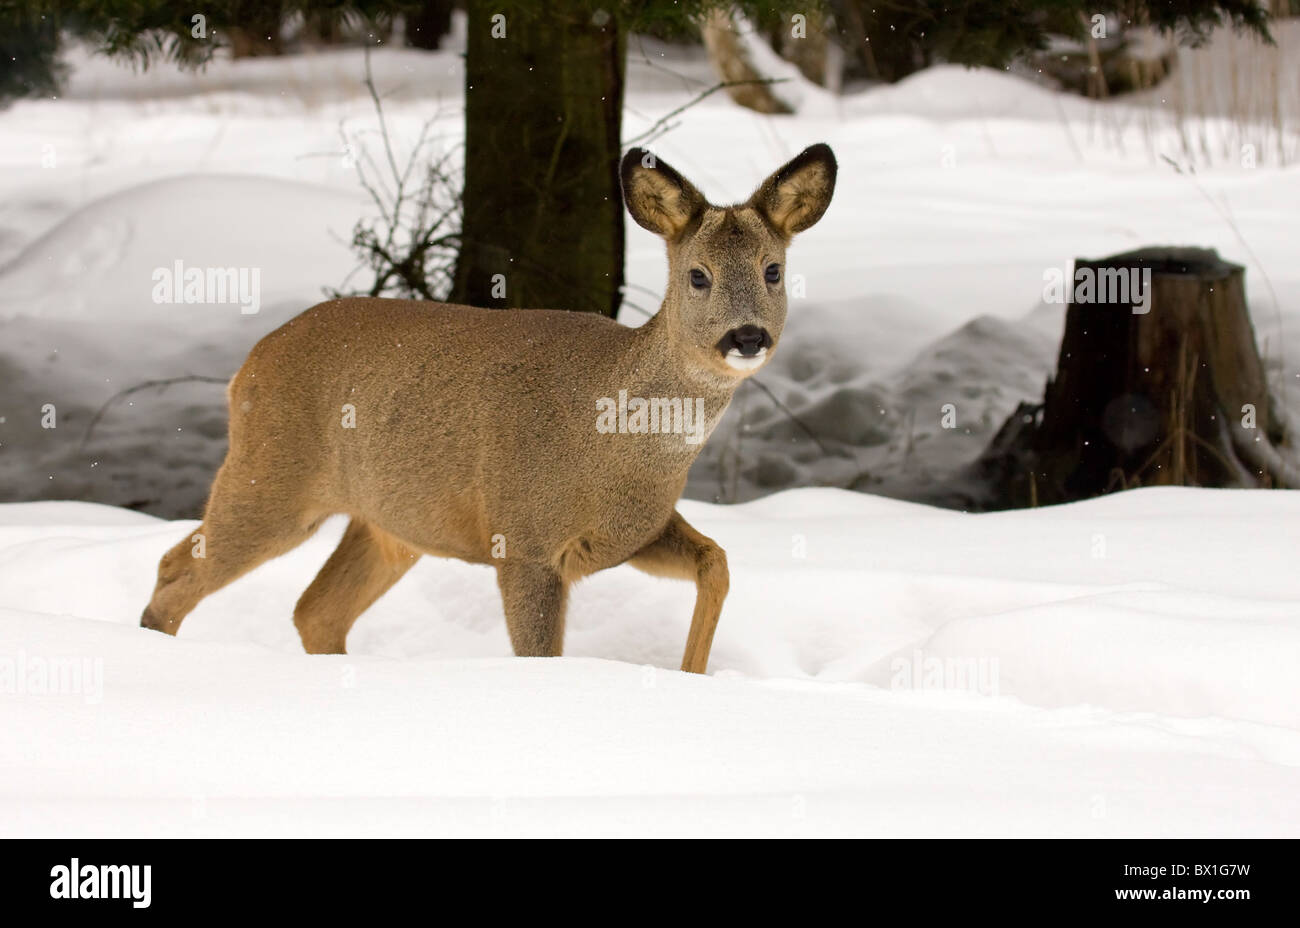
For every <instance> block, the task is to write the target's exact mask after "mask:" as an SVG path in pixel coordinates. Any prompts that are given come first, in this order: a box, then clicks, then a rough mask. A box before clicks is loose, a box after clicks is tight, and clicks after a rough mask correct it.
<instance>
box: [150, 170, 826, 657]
mask: <svg viewBox="0 0 1300 928" xmlns="http://www.w3.org/2000/svg"><path fill="white" fill-rule="evenodd" d="M835 174H836V164H835V157H834V155H832V154H831V150H830V148H828V147H827V146H825V145H814V146H812V147H810V148H808V149H806V150H805V151H804V152H803V153H802V154H800V155H799V156H798V157H796V158H795V159H794V160H792V161H791V162H790V163H789V164H787V165H785V166H784V167H783V168H781V169H780V170H779V171H777V172H776V173H775V174H773V175H772V176H771V177H769V178H768V179H767V180H766V181H765V182H764V183H763V184H762V185H761V186H760V187H759V188H758V190H757V191H756V192H755V193H754V195H753V196H752V197H751V198H750V199H749V200H748V201H746V202H745V203H743V204H738V205H735V206H728V207H717V206H713V205H711V204H710V203H709V202H708V201H707V200H705V199H704V197H703V196H702V195H701V194H700V193H699V191H698V190H696V189H695V187H694V186H692V185H691V184H690V183H689V182H688V181H686V180H685V179H684V178H682V177H681V175H679V174H678V173H677V172H676V171H674V170H673V169H672V168H670V167H668V165H666V164H664V163H663V162H662V161H660V162H657V163H656V161H655V160H654V158H653V156H652V155H650V154H648V153H647V152H645V151H643V150H641V149H635V148H634V149H632V150H631V151H629V152H628V153H627V155H626V156H625V157H624V158H623V162H622V167H621V176H622V181H623V193H624V199H625V201H626V203H627V208H628V211H629V212H630V213H631V214H632V217H633V218H634V219H635V220H636V221H637V222H638V223H639V224H640V225H642V226H644V227H645V228H646V229H649V230H650V231H651V232H655V233H657V234H659V235H660V236H662V237H663V238H664V239H665V241H666V242H667V248H668V288H667V292H666V294H665V296H664V301H663V305H662V306H661V307H660V309H659V312H658V313H657V314H656V315H655V316H654V318H653V319H651V320H650V321H648V322H647V323H646V324H645V325H643V326H641V327H640V328H635V329H634V328H628V327H626V326H622V325H620V324H618V323H617V322H615V321H614V320H612V319H608V318H606V317H603V316H597V315H592V314H588V313H573V312H564V311H555V310H503V309H476V308H472V307H468V306H450V305H446V304H441V303H428V302H418V301H413V300H395V299H376V298H354V299H352V298H350V299H339V300H332V301H329V302H326V303H321V304H319V305H318V306H315V307H313V308H311V309H309V310H307V311H306V312H304V313H303V314H302V315H300V316H298V317H296V318H294V319H293V320H291V321H289V322H288V323H286V324H285V325H283V326H281V327H280V328H279V329H276V330H275V331H274V332H272V333H271V334H270V335H267V336H266V337H265V338H263V339H262V340H261V341H260V342H258V343H257V345H256V346H254V348H253V350H252V351H251V352H250V353H249V356H248V360H247V361H245V362H244V365H243V366H242V367H241V368H240V369H239V371H238V373H236V374H235V376H234V378H232V379H231V381H230V387H229V389H228V397H229V403H230V448H229V450H228V452H227V454H226V459H225V462H224V463H223V464H222V465H221V469H220V470H219V471H218V472H217V476H216V478H215V479H214V481H213V483H212V490H211V493H210V495H209V498H208V502H207V506H206V508H205V510H204V514H203V524H202V525H201V526H200V528H199V529H198V531H199V532H201V533H202V534H203V536H204V547H205V551H204V555H205V556H203V557H194V556H192V554H191V548H190V539H189V538H188V537H187V538H186V539H185V540H183V541H181V542H180V544H178V545H176V546H175V547H174V548H172V549H171V550H170V551H168V552H167V553H166V554H165V555H164V556H163V558H162V561H161V562H160V563H159V565H158V584H157V586H156V587H155V589H154V593H153V598H152V600H150V602H149V605H148V606H147V607H146V608H145V610H144V614H143V616H142V617H141V619H140V624H141V625H143V626H145V627H147V628H153V629H157V630H159V631H163V632H166V633H168V634H172V635H174V634H176V631H177V629H178V628H179V627H180V624H181V620H182V619H184V618H185V616H186V614H188V613H189V612H190V611H191V610H192V609H193V608H194V607H195V606H196V605H197V604H198V602H199V601H200V600H201V599H203V597H205V596H207V595H208V594H209V593H212V592H213V591H215V590H218V589H220V588H221V587H223V586H225V585H226V584H228V583H230V582H231V581H232V580H234V579H235V578H236V577H239V576H241V575H242V574H244V573H247V572H248V571H250V570H252V569H253V568H254V567H256V566H258V565H259V564H261V563H263V562H264V561H267V560H269V559H271V558H273V557H277V556H279V555H281V554H284V553H286V552H287V551H289V550H290V549H292V548H294V547H296V546H297V545H299V544H300V543H301V542H303V541H304V540H306V539H307V538H308V537H309V536H310V535H311V534H312V533H313V532H314V531H315V530H316V529H317V527H318V526H319V525H320V524H321V522H322V521H324V519H325V518H326V517H328V516H330V515H334V514H337V513H345V514H347V515H348V516H350V517H351V521H350V522H349V524H348V527H347V529H346V531H345V532H344V533H343V540H342V541H341V542H340V543H339V546H338V549H337V550H336V551H335V552H334V553H333V554H332V555H331V556H330V558H329V560H327V561H326V562H325V566H324V567H322V568H321V571H320V573H319V574H318V575H317V577H316V579H315V580H313V581H312V583H311V585H310V586H309V587H308V588H307V591H306V592H305V593H303V595H302V598H301V599H300V600H299V601H298V604H297V606H296V607H295V609H294V617H293V620H294V624H295V625H296V626H297V628H298V632H299V634H300V635H301V637H302V643H303V646H304V647H305V648H306V650H307V651H308V652H309V653H313V654H322V653H343V650H344V644H345V642H346V639H347V635H348V630H349V629H350V628H351V627H352V624H353V623H354V622H355V621H356V619H357V617H358V616H359V615H361V613H362V612H364V611H365V610H366V609H367V608H368V607H369V606H370V605H371V603H373V602H375V600H377V599H378V598H379V597H380V596H381V595H383V593H384V592H385V591H386V590H388V589H389V587H391V586H392V585H393V584H394V583H396V582H397V581H398V580H399V579H400V578H401V577H402V575H403V574H405V573H406V572H407V571H408V570H410V568H411V565H412V564H414V563H415V561H416V559H417V558H419V556H420V555H421V554H432V555H435V556H440V557H457V558H461V559H462V560H465V561H470V562H472V563H477V564H489V565H491V566H493V567H495V568H496V572H497V584H498V586H499V587H500V590H501V598H502V601H503V603H504V606H505V617H506V625H507V628H508V630H509V633H510V642H511V645H512V646H513V648H514V652H515V653H516V654H518V655H558V654H560V653H561V649H562V645H563V639H564V609H565V598H566V594H567V591H568V588H569V585H570V584H571V583H573V582H574V581H575V580H577V579H579V578H581V577H585V576H587V575H589V574H592V573H594V572H596V571H598V570H604V569H605V568H607V567H613V566H615V565H617V564H623V563H628V564H631V565H632V566H633V567H636V568H639V569H641V570H644V571H646V572H647V573H651V574H656V575H659V576H666V577H676V578H680V579H686V580H693V581H694V582H695V584H696V602H695V611H694V614H693V616H692V618H691V627H690V632H689V637H688V639H687V643H686V653H685V656H684V657H683V658H682V669H683V670H687V671H693V672H695V673H703V672H704V671H705V668H706V667H707V665H708V659H709V649H710V646H711V644H712V641H713V631H714V628H715V626H716V625H717V621H718V615H719V613H720V612H721V610H722V601H723V599H724V598H725V597H726V595H727V587H728V582H729V581H728V573H727V560H726V556H725V554H724V553H723V551H722V549H721V548H720V547H718V545H717V544H715V543H714V542H713V541H712V540H711V539H709V538H707V537H705V536H704V535H702V534H700V533H699V532H698V531H696V530H695V529H694V528H692V527H691V526H690V525H689V524H687V522H686V521H685V520H684V519H683V518H682V517H681V515H679V514H678V513H677V512H676V510H675V506H676V503H677V499H678V497H679V496H680V495H681V492H682V489H683V488H684V487H685V484H686V472H687V470H688V469H689V468H690V466H691V462H692V461H694V460H695V457H696V455H697V454H698V453H699V451H700V448H701V446H702V440H703V439H704V438H705V437H707V436H708V434H709V433H710V432H711V431H712V430H713V428H714V427H715V426H716V425H717V423H718V420H719V419H720V418H721V417H722V414H723V412H725V411H726V408H727V404H728V403H730V401H731V396H732V394H733V393H734V392H735V390H736V387H737V386H738V385H739V384H740V382H741V381H742V380H744V379H745V377H747V376H748V375H750V374H752V373H753V372H754V371H755V370H757V369H758V368H759V367H761V366H762V365H763V364H764V363H765V361H766V359H767V358H769V357H771V355H772V351H773V350H774V349H775V347H776V345H777V341H778V339H779V338H780V336H781V329H782V326H783V325H784V323H785V315H786V294H785V284H784V280H783V273H782V271H783V265H784V258H785V251H786V246H787V245H788V244H789V241H790V238H791V236H792V235H794V234H795V233H796V232H801V231H803V230H804V229H806V228H808V227H809V226H811V225H812V224H813V223H815V222H816V221H817V220H818V219H820V218H821V216H822V213H824V212H825V210H826V207H827V205H828V204H829V202H830V199H831V194H832V192H833V190H834V187H835ZM624 391H625V392H624ZM629 396H630V397H632V398H633V399H631V400H628V399H627V397H629ZM616 397H617V398H618V399H617V401H616V400H615V398H616ZM646 398H650V399H649V400H647V399H646ZM637 400H640V401H641V402H640V404H639V405H638V404H637ZM679 401H680V402H679ZM616 407H617V409H616ZM647 407H651V408H650V409H649V410H648V411H647ZM629 413H630V415H629ZM660 414H662V415H660ZM661 418H662V419H665V420H673V419H674V418H675V420H676V421H675V422H674V421H669V422H668V425H667V427H663V426H664V422H662V421H656V420H659V419H661ZM616 420H617V424H616ZM655 426H659V427H655Z"/></svg>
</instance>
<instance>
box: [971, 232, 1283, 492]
mask: <svg viewBox="0 0 1300 928" xmlns="http://www.w3.org/2000/svg"><path fill="white" fill-rule="evenodd" d="M1063 289H1064V290H1065V292H1066V295H1067V296H1068V299H1069V308H1068V310H1067V312H1066V318H1065V334H1064V337H1063V338H1062V340H1061V352H1060V356H1059V358H1058V359H1057V366H1056V374H1055V376H1054V377H1052V378H1051V379H1050V380H1049V381H1048V382H1047V388H1046V392H1045V395H1044V397H1043V402H1042V404H1041V405H1039V406H1033V405H1029V404H1022V406H1021V408H1020V409H1018V410H1017V411H1016V413H1015V414H1014V415H1013V416H1012V417H1011V418H1010V419H1009V420H1008V421H1007V422H1006V424H1004V425H1003V427H1002V429H1001V430H1000V431H999V433H998V435H997V436H996V437H995V438H994V440H993V443H992V444H991V445H990V446H989V449H988V450H987V451H986V452H985V454H984V456H983V457H982V458H981V460H980V462H979V464H978V465H977V467H978V468H979V469H980V471H981V472H982V475H983V476H984V477H985V478H986V479H988V480H989V481H990V482H991V483H992V485H993V486H994V488H995V490H994V496H995V500H994V501H993V504H994V505H996V506H999V507H1000V506H1012V507H1014V506H1032V505H1038V504H1044V503H1058V502H1068V501H1071V500H1078V499H1085V498H1088V497H1092V496H1097V495H1099V494H1102V493H1107V492H1111V491H1114V490H1119V489H1126V488H1129V487H1135V486H1151V485H1156V484H1178V485H1187V486H1216V487H1219V486H1271V485H1276V484H1279V483H1281V484H1290V483H1292V482H1293V479H1294V477H1295V476H1296V475H1295V474H1294V473H1293V469H1292V468H1291V467H1290V465H1289V464H1288V463H1287V462H1286V460H1285V459H1284V458H1283V457H1282V456H1281V455H1280V454H1279V453H1278V452H1277V449H1276V448H1275V447H1274V445H1275V443H1278V442H1280V441H1281V440H1282V438H1283V435H1282V432H1283V428H1282V421H1281V420H1280V419H1279V418H1278V416H1277V414H1276V411H1275V410H1274V407H1273V404H1272V400H1271V398H1270V396H1269V393H1268V386H1267V383H1266V382H1265V376H1264V365H1263V363H1262V362H1261V360H1260V356H1259V349H1258V347H1257V345H1256V342H1255V331H1254V327H1253V326H1252V325H1251V322H1250V316H1249V314H1248V312H1247V308H1246V296H1245V285H1244V269H1243V268H1242V267H1240V266H1239V265H1236V264H1231V263H1229V262H1227V261H1224V260H1222V259H1221V258H1220V257H1219V256H1218V254H1217V253H1216V252H1214V251H1212V250H1208V249H1202V248H1175V247H1160V248H1143V249H1140V250H1138V251H1133V252H1128V253H1126V254H1120V255H1114V256H1112V257H1109V258H1102V259H1100V260H1086V259H1082V258H1081V259H1078V260H1077V261H1076V262H1075V272H1074V276H1073V279H1067V280H1065V281H1064V282H1063Z"/></svg>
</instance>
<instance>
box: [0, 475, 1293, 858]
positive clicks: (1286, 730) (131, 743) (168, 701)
mask: <svg viewBox="0 0 1300 928" xmlns="http://www.w3.org/2000/svg"><path fill="white" fill-rule="evenodd" d="M683 511H684V514H685V515H686V516H687V518H689V519H690V520H691V521H692V522H693V523H695V524H697V525H699V526H700V528H701V529H702V530H703V531H705V532H707V533H708V534H710V535H712V536H713V537H715V538H717V539H718V540H719V541H720V542H721V543H722V544H723V545H724V546H725V547H726V548H727V551H728V555H729V559H730V562H731V565H732V584H731V589H732V591H731V595H730V597H729V598H728V600H727V604H726V608H725V610H724V612H723V615H722V621H721V624H720V626H719V630H718V637H717V641H716V644H715V647H714V652H713V661H712V664H711V668H710V670H711V674H710V676H708V677H695V676H692V675H688V674H681V673H678V672H677V671H676V670H674V669H673V668H675V667H676V666H677V663H678V661H679V660H680V652H681V648H682V646H683V644H684V643H685V640H686V628H687V623H688V621H689V617H690V611H691V608H690V607H691V601H692V596H693V591H692V589H691V587H690V586H689V585H688V584H684V583H674V582H671V581H665V580H658V579H654V578H651V577H647V576H645V575H643V574H640V573H638V572H636V571H634V570H632V569H631V568H628V567H619V568H616V569H614V570H612V571H606V572H605V573H602V574H599V575H597V576H596V577H593V578H591V579H590V580H588V581H586V582H584V583H582V584H580V585H579V586H578V587H577V588H576V589H575V591H574V593H573V596H572V598H571V605H570V612H569V622H568V627H569V632H568V637H567V642H566V655H567V656H566V657H564V658H560V659H549V660H548V659H532V660H519V659H512V658H510V657H509V653H510V651H509V643H508V641H507V638H506V632H505V625H504V622H503V620H502V618H501V609H500V604H499V600H498V597H497V592H496V586H495V582H494V580H493V577H492V574H491V571H490V570H489V569H488V568H485V567H475V566H470V565H466V564H462V563H459V562H452V561H441V560H433V559H430V558H426V559H424V560H423V561H421V562H420V563H419V564H418V565H417V566H416V567H415V569H414V570H413V571H412V572H411V574H409V575H408V576H407V577H406V578H404V579H403V580H402V582H401V583H399V584H398V585H397V586H395V587H394V588H393V589H392V590H391V591H389V593H388V594H387V595H385V596H384V597H383V598H382V599H381V600H380V601H379V602H378V603H377V604H376V605H375V606H373V607H372V608H371V609H370V611H369V612H367V613H366V614H365V615H364V616H362V618H361V619H360V621H359V622H358V624H357V626H356V628H355V629H354V631H353V633H352V635H351V637H350V639H349V643H348V644H349V649H350V653H349V654H348V655H346V656H338V657H307V656H305V655H303V654H302V652H301V645H300V644H299V643H298V639H297V634H296V632H295V631H294V628H293V624H292V621H291V615H292V610H293V603H294V600H295V599H296V598H297V596H298V595H299V594H300V593H301V591H302V590H303V589H304V588H305V587H306V586H307V584H308V582H309V581H310V579H311V576H312V575H313V573H314V572H315V571H316V570H317V569H318V568H319V566H320V564H321V563H322V562H323V561H324V559H325V558H326V556H327V555H328V553H329V551H330V549H331V548H332V547H333V545H334V544H335V542H336V541H337V537H338V535H339V533H340V531H341V525H340V524H338V523H337V522H333V523H330V524H328V525H327V526H326V527H325V528H324V529H322V531H321V533H320V534H319V535H318V536H317V537H316V538H314V539H312V540H311V541H309V542H308V543H307V544H306V545H304V546H303V547H302V548H299V549H298V550H296V551H294V552H293V553H292V554H290V555H288V556H286V557H284V558H281V559H279V560H277V561H273V562H271V563H269V564H266V565H264V566H262V567H260V568H258V569H257V570H256V571H254V572H253V573H252V574H250V575H249V576H247V577H245V578H243V579H241V580H239V581H237V582H236V583H235V584H233V585H232V586H230V587H228V588H227V589H225V590H223V591H221V592H219V593H217V594H215V595H213V596H212V597H210V598H209V599H208V600H206V601H205V602H204V603H202V604H201V605H200V606H199V608H198V609H197V610H196V611H195V612H194V613H193V614H192V615H191V616H190V617H189V618H188V619H187V620H186V623H185V625H184V626H183V627H182V629H181V633H180V636H179V637H178V638H176V639H170V638H166V637H164V636H162V635H160V634H158V633H156V632H151V631H146V630H143V629H140V628H138V627H136V622H137V621H138V618H139V613H140V610H141V608H142V607H143V605H144V603H145V602H146V601H147V600H148V597H149V593H150V590H151V589H152V584H153V571H154V565H155V563H156V561H157V558H158V557H159V556H160V555H161V554H162V552H163V551H164V550H165V549H166V548H167V547H169V546H170V545H171V544H173V543H174V542H175V541H176V540H177V539H179V538H181V537H184V536H185V535H186V534H187V532H189V531H190V530H191V529H192V528H193V525H194V523H192V522H189V523H166V522H161V521H158V520H156V519H154V518H152V517H149V516H145V515H140V514H136V513H130V512H126V511H124V510H121V509H112V508H108V507H102V506H94V505H90V504H84V503H28V504H10V505H6V506H0V590H3V591H4V596H3V604H2V605H0V689H4V688H5V680H6V677H5V673H6V672H8V673H10V675H11V676H10V677H9V678H8V679H10V680H12V679H13V677H12V674H13V673H15V672H25V673H26V679H27V681H28V682H27V683H26V684H25V691H19V689H18V687H17V686H16V685H13V684H11V685H10V686H9V688H8V689H6V690H5V691H4V692H2V693H0V712H3V718H4V729H5V732H6V738H5V739H4V742H3V744H2V745H0V770H2V771H3V775H2V776H0V833H4V834H7V835H19V834H52V833H53V834H69V835H86V834H110V835H156V834H169V835H197V834H218V835H223V834H289V835H319V834H335V835H359V834H474V833H479V834H481V833H489V834H575V835H576V834H626V833H629V832H631V833H648V834H665V835H667V834H702V835H714V834H753V835H799V834H810V835H811V834H840V835H847V834H854V835H1084V836H1088V835H1097V836H1100V835H1202V836H1222V835H1291V836H1295V835H1297V834H1300V679H1298V678H1297V676H1296V674H1295V665H1296V661H1297V659H1298V658H1300V610H1297V608H1296V602H1297V600H1300V585H1298V584H1297V580H1296V577H1295V571H1294V560H1295V551H1296V550H1297V546H1298V545H1300V528H1297V526H1300V493H1293V492H1282V491H1278V492H1272V493H1263V492H1250V491H1229V490H1221V491H1214V490H1190V489H1151V490H1136V491H1132V492H1129V493H1124V494H1120V495H1118V496H1115V497H1111V498H1107V499H1103V500H1094V501H1091V502H1087V503H1080V504H1075V505H1070V506H1061V507H1054V508H1049V509H1037V510H1024V511H1019V512H1008V513H993V514H986V515H968V514H962V513H955V512H947V511H944V510H939V509H933V508H928V507H924V506H919V505H916V504H912V503H903V502H897V501H892V500H888V499H882V498H879V497H873V496H867V495H863V494H855V493H850V492H847V491H844V490H833V489H821V490H816V489H809V490H793V491H789V492H787V493H782V494H779V495H776V496H773V497H769V498H766V499H763V500H759V501H756V502H753V503H746V504H743V505H738V506H717V505H712V504H707V503H699V502H689V501H688V502H685V503H684V504H683ZM1207 564H1212V565H1214V567H1213V569H1212V570H1209V569H1206V568H1205V565H1207ZM40 668H44V670H41V669H40ZM53 669H57V670H58V671H59V672H61V673H62V677H61V678H59V680H61V682H51V683H50V684H49V685H48V686H46V688H45V691H40V684H39V682H36V683H33V681H38V680H39V679H40V678H41V674H42V673H45V674H47V676H50V677H51V679H52V681H53V680H54V678H55V677H57V676H58V674H57V673H54V672H53Z"/></svg>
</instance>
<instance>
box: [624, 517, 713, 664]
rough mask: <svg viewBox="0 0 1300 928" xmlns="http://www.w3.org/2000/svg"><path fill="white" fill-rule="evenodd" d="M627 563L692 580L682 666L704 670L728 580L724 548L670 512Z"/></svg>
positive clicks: (665, 574) (653, 572)
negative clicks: (660, 529)
mask: <svg viewBox="0 0 1300 928" xmlns="http://www.w3.org/2000/svg"><path fill="white" fill-rule="evenodd" d="M628 563H629V564H631V565H632V566H633V567H635V568H637V569H638V570H643V571H645V572H646V573H648V574H654V575H655V576H657V577H673V578H675V579H678V580H693V581H695V591H696V592H695V612H694V614H692V616H691V630H690V633H689V634H688V635H687V638H686V653H685V654H684V655H683V656H682V670H685V671H687V672H689V673H704V672H705V671H706V670H707V669H708V666H709V649H710V648H711V647H712V646H713V632H714V629H716V628H717V627H718V616H719V615H720V614H721V613H722V602H723V600H725V599H726V598H727V590H728V588H729V587H730V584H731V580H730V574H729V573H728V572H727V554H726V552H725V551H723V550H722V548H720V547H719V546H718V544H717V542H715V541H714V540H713V539H712V538H709V537H707V536H705V535H702V534H700V533H699V532H698V531H696V530H695V529H694V528H693V527H692V526H691V524H690V523H689V522H687V521H686V520H685V519H683V518H682V517H681V515H680V514H679V513H676V512H674V513H673V517H672V518H671V519H670V520H669V521H668V525H667V526H666V527H665V528H664V530H663V534H661V535H660V536H659V537H658V538H656V539H655V540H654V541H652V542H650V544H648V545H646V546H645V547H644V548H642V549H641V550H640V551H638V552H637V553H636V554H634V555H633V556H632V558H631V559H630V560H629V561H628Z"/></svg>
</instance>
